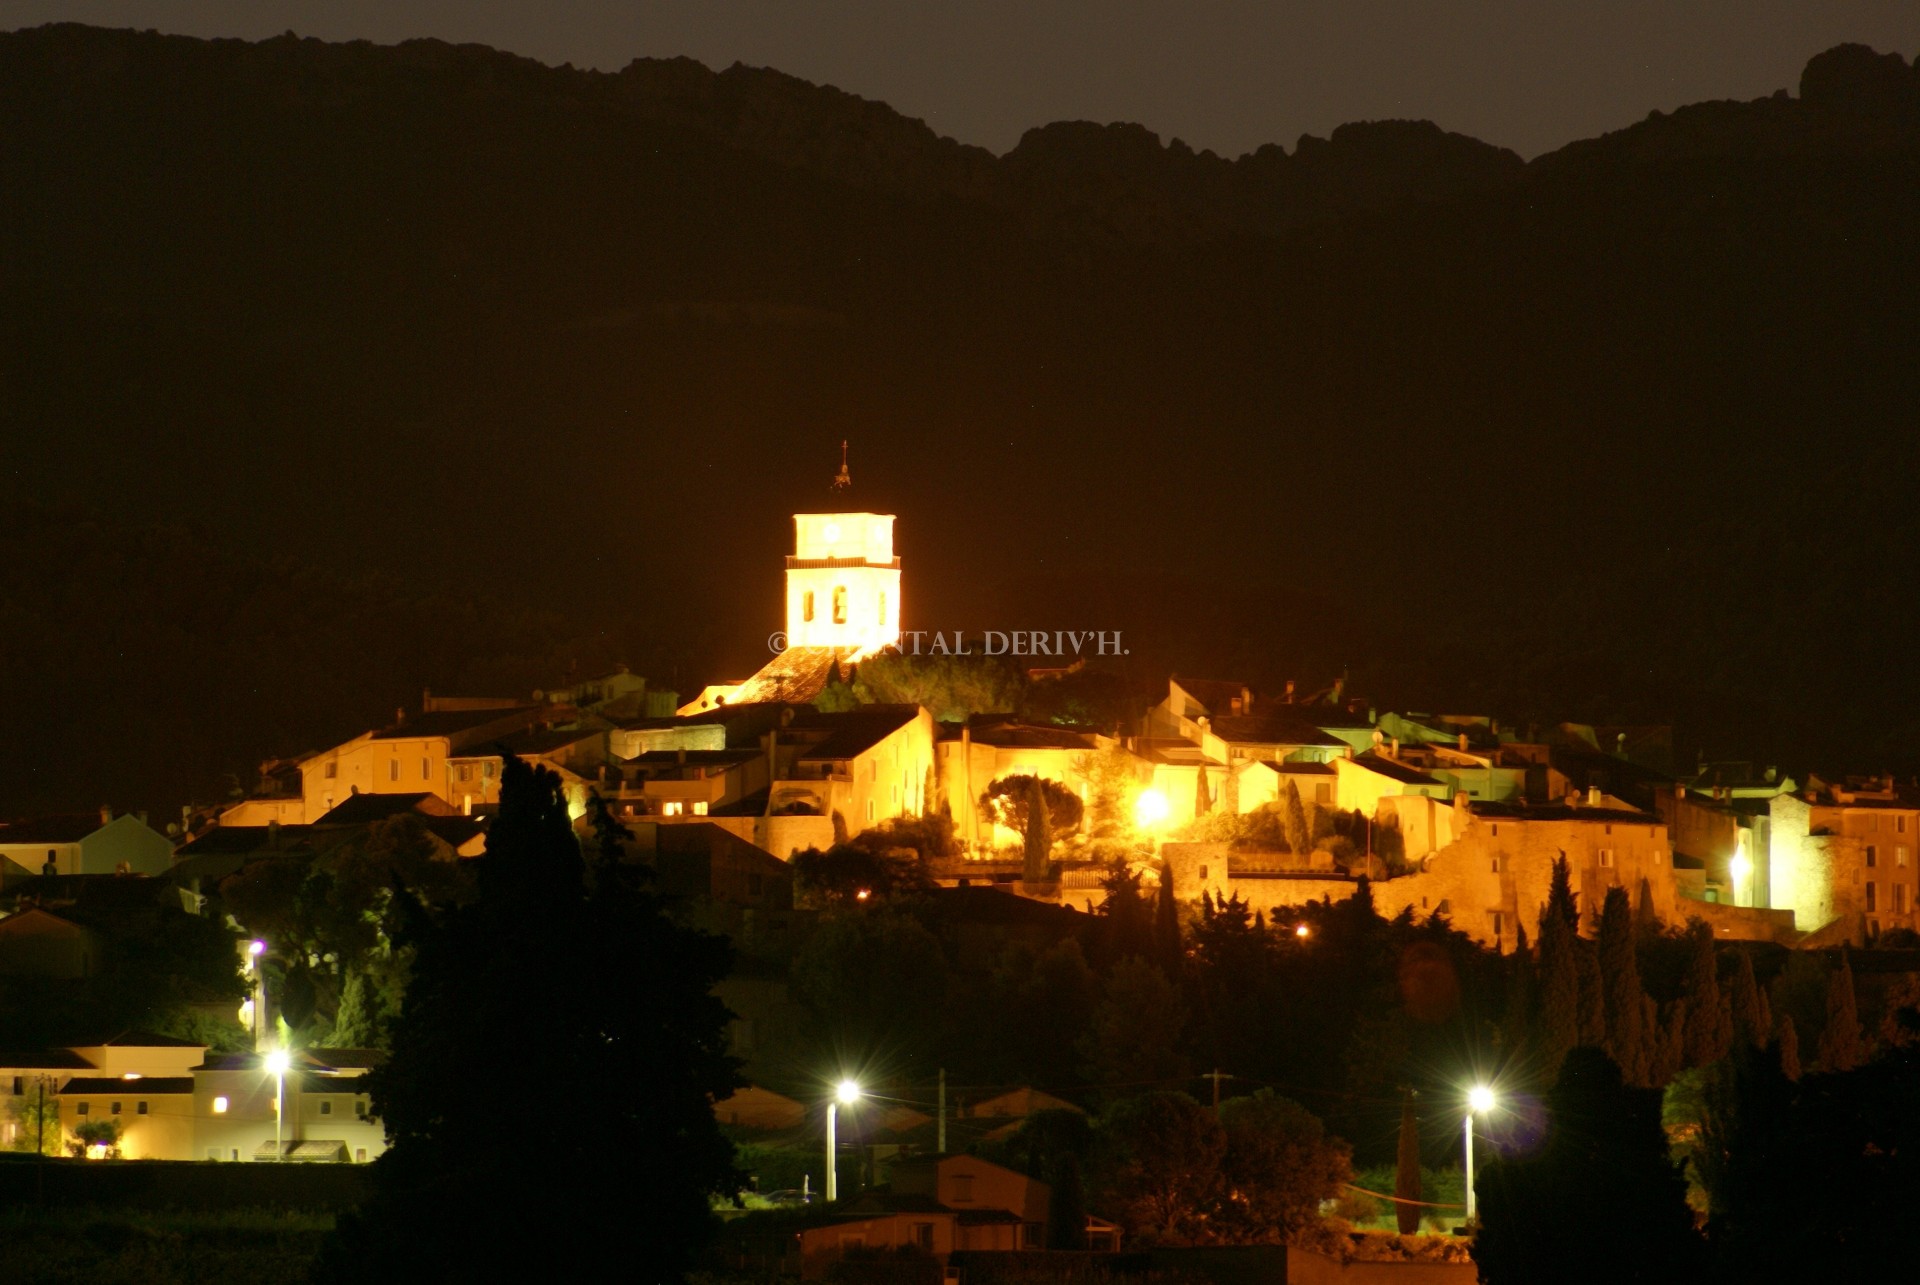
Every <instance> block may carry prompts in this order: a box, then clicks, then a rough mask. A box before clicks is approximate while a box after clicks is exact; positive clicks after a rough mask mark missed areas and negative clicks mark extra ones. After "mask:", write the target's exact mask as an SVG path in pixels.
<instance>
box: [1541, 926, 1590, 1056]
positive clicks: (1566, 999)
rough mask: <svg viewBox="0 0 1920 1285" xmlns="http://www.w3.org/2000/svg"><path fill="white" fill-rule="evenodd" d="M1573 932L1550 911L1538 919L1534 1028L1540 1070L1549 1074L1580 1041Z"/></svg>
mask: <svg viewBox="0 0 1920 1285" xmlns="http://www.w3.org/2000/svg"><path fill="white" fill-rule="evenodd" d="M1577 944H1578V943H1577V941H1576V939H1575V937H1574V935H1573V929H1572V928H1571V927H1570V926H1569V925H1568V923H1567V921H1566V920H1565V919H1564V918H1562V917H1561V916H1560V915H1558V914H1555V913H1553V912H1551V911H1548V912H1545V913H1543V914H1542V915H1541V917H1540V1022H1539V1025H1538V1026H1537V1028H1536V1038H1537V1040H1538V1041H1539V1060H1540V1066H1541V1069H1542V1071H1543V1072H1544V1073H1545V1074H1547V1075H1552V1074H1554V1073H1555V1072H1557V1071H1558V1070H1559V1069H1560V1063H1561V1061H1562V1059H1564V1058H1565V1057H1566V1055H1567V1053H1568V1051H1569V1050H1571V1049H1572V1048H1573V1046H1574V1045H1576V1044H1578V1043H1579V1042H1580V972H1579V965H1578V964H1576V963H1575V962H1574V958H1573V953H1574V949H1575V947H1576V946H1577Z"/></svg>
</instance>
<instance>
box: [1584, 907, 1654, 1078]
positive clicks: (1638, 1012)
mask: <svg viewBox="0 0 1920 1285" xmlns="http://www.w3.org/2000/svg"><path fill="white" fill-rule="evenodd" d="M1633 938H1634V932H1633V911H1632V910H1631V909H1630V908H1629V907H1628V904H1627V891H1626V889H1624V888H1619V887H1614V888H1609V889H1608V890H1607V897H1606V901H1605V902H1604V903H1603V904H1602V906H1601V910H1600V939H1599V943H1598V947H1599V950H1598V953H1599V967H1600V980H1601V984H1602V986H1603V987H1604V992H1605V1002H1606V1025H1607V1040H1606V1049H1607V1052H1608V1053H1609V1054H1611V1055H1612V1057H1613V1060H1614V1061H1615V1062H1616V1063H1618V1064H1619V1067H1620V1074H1621V1075H1622V1076H1624V1077H1625V1079H1626V1082H1627V1083H1628V1084H1633V1085H1640V1086H1642V1087H1644V1086H1646V1085H1649V1084H1651V1083H1653V1063H1654V1062H1655V1061H1656V1060H1657V1059H1656V1058H1655V1056H1654V1054H1653V1050H1652V1048H1650V1047H1649V1041H1648V1039H1647V1032H1646V1030H1645V1028H1644V1027H1643V1025H1642V1018H1643V1016H1644V1014H1643V1010H1642V1002H1643V1001H1644V1000H1645V999H1646V992H1645V991H1644V990H1642V989H1641V986H1640V965H1639V960H1638V956H1637V954H1636V952H1635V951H1634V942H1633Z"/></svg>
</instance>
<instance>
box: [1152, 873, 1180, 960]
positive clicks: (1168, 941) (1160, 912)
mask: <svg viewBox="0 0 1920 1285" xmlns="http://www.w3.org/2000/svg"><path fill="white" fill-rule="evenodd" d="M1153 948H1154V953H1155V954H1156V955H1158V956H1159V961H1160V971H1161V972H1163V973H1165V974H1166V975H1167V976H1168V977H1172V978H1178V977H1179V976H1180V962H1181V959H1182V957H1183V956H1184V954H1185V951H1184V950H1182V948H1181V945H1180V907H1179V905H1178V903H1177V902H1175V900H1174V889H1173V867H1172V866H1171V865H1169V864H1167V863H1166V862H1164V861H1163V862H1161V863H1160V891H1159V892H1158V893H1156V894H1155V895H1154V899H1153Z"/></svg>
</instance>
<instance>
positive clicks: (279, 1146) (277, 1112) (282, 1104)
mask: <svg viewBox="0 0 1920 1285" xmlns="http://www.w3.org/2000/svg"><path fill="white" fill-rule="evenodd" d="M291 1061H292V1059H290V1058H289V1057H288V1056H287V1051H286V1050H285V1049H275V1050H274V1051H273V1052H271V1053H269V1054H267V1062H266V1066H267V1070H269V1071H271V1072H273V1159H274V1162H275V1163H276V1164H277V1163H279V1162H280V1161H283V1160H285V1159H286V1158H287V1143H286V1126H287V1067H288V1065H289V1064H290V1063H291Z"/></svg>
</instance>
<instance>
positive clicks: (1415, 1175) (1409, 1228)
mask: <svg viewBox="0 0 1920 1285" xmlns="http://www.w3.org/2000/svg"><path fill="white" fill-rule="evenodd" d="M1393 1194H1394V1198H1395V1199H1396V1200H1398V1201H1400V1202H1401V1203H1399V1204H1396V1205H1395V1206H1394V1207H1393V1218H1394V1222H1395V1223H1396V1224H1397V1225H1398V1226H1399V1228H1400V1234H1401V1235H1402V1236H1411V1235H1413V1234H1414V1233H1415V1232H1417V1231H1419V1230H1420V1204H1419V1201H1420V1118H1419V1116H1417V1115H1415V1114H1414V1110H1413V1093H1412V1092H1411V1091H1408V1092H1405V1093H1402V1094H1401V1097H1400V1150H1399V1155H1398V1157H1397V1162H1396V1163H1395V1165H1394V1170H1393Z"/></svg>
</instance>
